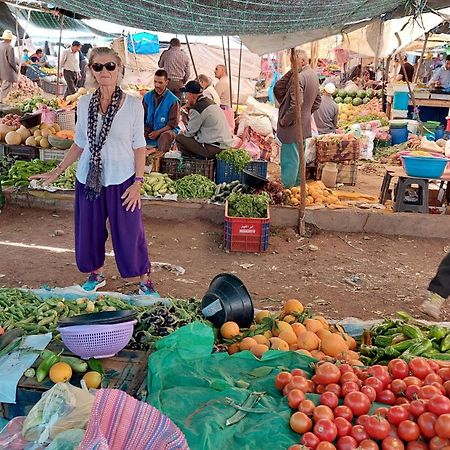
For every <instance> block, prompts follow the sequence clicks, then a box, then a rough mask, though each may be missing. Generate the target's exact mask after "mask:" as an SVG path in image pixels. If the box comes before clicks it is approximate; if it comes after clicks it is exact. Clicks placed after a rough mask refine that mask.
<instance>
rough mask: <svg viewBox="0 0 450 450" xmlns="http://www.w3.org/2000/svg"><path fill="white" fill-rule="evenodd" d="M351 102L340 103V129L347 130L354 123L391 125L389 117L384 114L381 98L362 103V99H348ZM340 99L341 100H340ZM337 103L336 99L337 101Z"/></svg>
mask: <svg viewBox="0 0 450 450" xmlns="http://www.w3.org/2000/svg"><path fill="white" fill-rule="evenodd" d="M347 98H348V99H350V100H351V101H347V102H339V104H338V106H339V121H338V127H339V128H346V127H348V126H349V125H352V124H354V123H365V122H370V121H373V120H379V121H380V122H381V125H382V126H386V125H388V124H389V122H388V117H387V115H386V114H385V113H384V112H383V105H382V102H381V100H380V99H379V98H372V99H370V100H369V99H368V97H366V98H365V99H364V100H367V101H366V102H364V101H363V102H362V103H360V101H361V98H360V97H355V98H353V99H352V98H351V97H347ZM338 99H339V98H338ZM335 101H336V99H335Z"/></svg>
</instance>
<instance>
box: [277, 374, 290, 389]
mask: <svg viewBox="0 0 450 450" xmlns="http://www.w3.org/2000/svg"><path fill="white" fill-rule="evenodd" d="M291 378H292V375H291V374H290V373H289V372H280V373H279V374H278V375H277V376H276V377H275V386H276V388H277V389H279V390H280V391H281V390H282V389H283V388H284V387H285V386H286V385H287V384H288V383H289V382H290V381H291Z"/></svg>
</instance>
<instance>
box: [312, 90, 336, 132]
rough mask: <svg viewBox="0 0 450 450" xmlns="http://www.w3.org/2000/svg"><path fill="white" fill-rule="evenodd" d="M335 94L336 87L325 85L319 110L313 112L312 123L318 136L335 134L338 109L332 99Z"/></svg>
mask: <svg viewBox="0 0 450 450" xmlns="http://www.w3.org/2000/svg"><path fill="white" fill-rule="evenodd" d="M335 92H336V86H335V85H334V84H333V83H327V84H326V85H325V88H324V91H323V93H322V101H321V102H320V106H319V109H318V110H317V111H315V112H314V121H315V122H316V127H317V131H318V133H319V134H328V133H335V132H336V127H337V123H338V115H339V108H338V105H337V103H336V102H335V101H334V98H333V94H334V93H335Z"/></svg>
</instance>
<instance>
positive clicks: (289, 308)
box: [283, 299, 305, 314]
mask: <svg viewBox="0 0 450 450" xmlns="http://www.w3.org/2000/svg"><path fill="white" fill-rule="evenodd" d="M304 310H305V308H304V306H303V304H302V303H301V302H300V301H299V300H296V299H290V300H288V301H287V302H286V303H285V304H284V305H283V311H284V313H285V314H292V313H297V314H301V313H302V312H303V311H304Z"/></svg>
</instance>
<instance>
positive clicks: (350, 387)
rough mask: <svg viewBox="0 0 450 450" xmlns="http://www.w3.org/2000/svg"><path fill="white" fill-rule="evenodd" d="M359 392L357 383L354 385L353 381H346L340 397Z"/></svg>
mask: <svg viewBox="0 0 450 450" xmlns="http://www.w3.org/2000/svg"><path fill="white" fill-rule="evenodd" d="M356 391H359V385H358V383H355V382H354V381H347V382H345V383H344V384H343V385H342V390H341V392H342V396H343V397H345V396H346V395H347V394H350V392H356Z"/></svg>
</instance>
